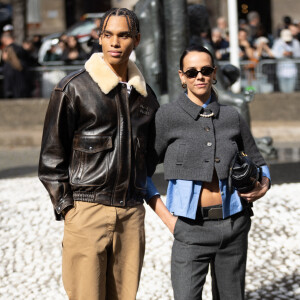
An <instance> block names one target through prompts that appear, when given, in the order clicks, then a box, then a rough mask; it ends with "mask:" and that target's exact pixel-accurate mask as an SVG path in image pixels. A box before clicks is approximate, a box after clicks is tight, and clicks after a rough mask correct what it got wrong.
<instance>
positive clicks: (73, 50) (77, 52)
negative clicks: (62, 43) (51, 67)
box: [61, 36, 88, 63]
mask: <svg viewBox="0 0 300 300" xmlns="http://www.w3.org/2000/svg"><path fill="white" fill-rule="evenodd" d="M87 57H88V55H87V53H86V52H85V51H84V50H83V49H82V47H81V45H80V44H79V42H78V39H77V37H76V36H69V37H68V39H67V43H66V48H65V50H64V51H63V53H62V56H61V59H62V60H63V61H64V62H65V63H71V62H73V61H75V60H86V59H87Z"/></svg>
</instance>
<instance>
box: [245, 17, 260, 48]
mask: <svg viewBox="0 0 300 300" xmlns="http://www.w3.org/2000/svg"><path fill="white" fill-rule="evenodd" d="M247 20H248V28H249V31H248V40H249V42H250V44H251V46H252V45H253V42H254V40H255V39H256V38H257V36H258V31H259V30H263V25H262V24H261V22H260V15H259V13H258V12H257V11H250V12H249V13H248V14H247Z"/></svg>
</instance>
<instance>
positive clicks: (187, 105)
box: [178, 93, 220, 120]
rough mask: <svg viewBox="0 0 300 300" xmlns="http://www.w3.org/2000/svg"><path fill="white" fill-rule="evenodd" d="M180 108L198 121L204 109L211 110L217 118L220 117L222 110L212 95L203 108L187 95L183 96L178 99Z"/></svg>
mask: <svg viewBox="0 0 300 300" xmlns="http://www.w3.org/2000/svg"><path fill="white" fill-rule="evenodd" d="M178 103H179V105H180V107H181V108H182V109H183V110H184V111H185V112H187V113H188V114H189V115H190V116H191V117H192V118H193V119H195V120H196V119H197V118H198V117H199V114H200V112H201V110H202V109H203V108H208V109H210V110H211V111H212V112H213V113H214V115H215V116H217V115H218V113H219V110H220V105H219V103H218V101H217V98H216V96H215V95H214V94H213V93H212V94H211V96H210V97H209V99H208V100H207V101H206V102H205V103H204V104H203V106H200V105H197V104H196V103H194V102H193V101H192V100H190V98H188V96H187V95H186V94H184V93H183V94H181V95H180V96H179V99H178Z"/></svg>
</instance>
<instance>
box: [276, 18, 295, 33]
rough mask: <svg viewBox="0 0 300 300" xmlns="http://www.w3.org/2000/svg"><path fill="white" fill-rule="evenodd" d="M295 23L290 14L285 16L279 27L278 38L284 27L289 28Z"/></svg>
mask: <svg viewBox="0 0 300 300" xmlns="http://www.w3.org/2000/svg"><path fill="white" fill-rule="evenodd" d="M292 23H293V21H292V18H291V17H290V16H283V17H282V24H281V25H279V26H278V28H277V34H276V36H277V38H279V37H280V32H281V30H282V29H288V28H289V26H290V25H291V24H292Z"/></svg>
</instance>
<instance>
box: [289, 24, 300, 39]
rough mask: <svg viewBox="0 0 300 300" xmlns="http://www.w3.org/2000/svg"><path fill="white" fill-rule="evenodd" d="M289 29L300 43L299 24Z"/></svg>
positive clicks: (292, 25)
mask: <svg viewBox="0 0 300 300" xmlns="http://www.w3.org/2000/svg"><path fill="white" fill-rule="evenodd" d="M288 29H289V30H290V31H291V33H292V36H293V38H294V39H296V40H298V41H300V28H299V24H297V23H294V24H291V25H290V26H289V28H288Z"/></svg>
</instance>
